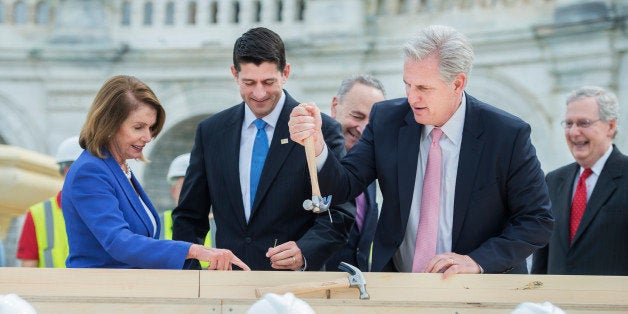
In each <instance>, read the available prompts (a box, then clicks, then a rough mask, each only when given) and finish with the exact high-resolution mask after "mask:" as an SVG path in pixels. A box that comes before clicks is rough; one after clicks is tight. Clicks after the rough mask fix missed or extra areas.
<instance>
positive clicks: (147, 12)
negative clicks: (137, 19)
mask: <svg viewBox="0 0 628 314" xmlns="http://www.w3.org/2000/svg"><path fill="white" fill-rule="evenodd" d="M144 25H146V26H150V25H153V3H152V2H150V1H149V2H146V3H144Z"/></svg>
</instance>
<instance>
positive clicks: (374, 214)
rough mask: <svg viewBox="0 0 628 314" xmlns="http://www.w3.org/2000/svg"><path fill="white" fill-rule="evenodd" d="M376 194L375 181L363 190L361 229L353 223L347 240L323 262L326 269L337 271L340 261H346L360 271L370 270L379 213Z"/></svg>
mask: <svg viewBox="0 0 628 314" xmlns="http://www.w3.org/2000/svg"><path fill="white" fill-rule="evenodd" d="M376 196H377V187H376V184H375V182H373V183H371V184H370V185H369V186H368V188H366V190H364V197H365V200H366V212H365V214H364V222H363V223H362V231H361V232H360V230H358V225H357V224H353V227H352V228H351V232H350V233H349V241H348V242H347V244H345V245H344V246H343V247H342V248H341V249H340V251H338V253H336V254H334V255H333V256H332V257H331V258H330V259H329V261H327V263H326V264H325V269H326V270H329V271H338V265H339V264H340V262H346V263H349V264H351V265H354V266H356V267H358V268H359V269H360V270H361V271H364V272H367V271H371V265H370V264H369V257H370V253H371V244H372V243H373V237H374V236H375V229H376V228H377V219H378V215H379V210H378V209H377V201H376Z"/></svg>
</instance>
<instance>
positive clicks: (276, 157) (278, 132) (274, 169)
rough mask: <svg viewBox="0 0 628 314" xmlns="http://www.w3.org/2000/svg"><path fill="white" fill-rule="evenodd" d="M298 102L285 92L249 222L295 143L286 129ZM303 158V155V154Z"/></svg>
mask: <svg viewBox="0 0 628 314" xmlns="http://www.w3.org/2000/svg"><path fill="white" fill-rule="evenodd" d="M297 105H298V103H297V102H296V101H295V100H294V99H293V98H292V97H290V95H288V93H286V100H285V103H284V106H283V108H282V109H281V113H280V114H279V119H277V124H276V125H275V131H274V132H273V139H272V141H271V143H270V147H269V149H268V155H267V156H266V162H264V168H263V169H262V175H261V177H260V180H259V186H258V187H257V193H256V194H255V201H254V202H253V206H251V218H250V219H249V222H250V221H251V220H252V219H253V216H255V215H256V213H257V209H258V208H259V206H260V203H261V202H262V200H263V199H264V197H265V196H266V194H267V193H268V190H269V189H270V187H271V185H272V183H273V181H274V180H275V178H276V177H277V174H278V173H279V170H281V167H282V165H284V161H285V160H286V158H287V157H288V155H289V153H290V152H291V151H292V149H293V148H294V147H295V145H297V144H296V143H295V142H293V141H291V140H289V138H290V131H289V130H288V120H289V119H290V113H291V112H292V109H293V108H294V107H296V106H297ZM303 158H304V159H305V156H303Z"/></svg>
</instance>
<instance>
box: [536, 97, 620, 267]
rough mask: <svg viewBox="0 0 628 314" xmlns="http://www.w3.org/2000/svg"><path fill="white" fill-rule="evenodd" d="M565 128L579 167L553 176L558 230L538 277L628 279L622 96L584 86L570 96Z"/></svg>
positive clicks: (541, 256)
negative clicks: (620, 132)
mask: <svg viewBox="0 0 628 314" xmlns="http://www.w3.org/2000/svg"><path fill="white" fill-rule="evenodd" d="M566 103H567V111H566V114H565V120H564V121H562V122H561V123H562V126H563V127H564V129H565V139H566V141H567V146H568V147H569V150H570V151H571V154H572V155H573V157H574V159H575V160H576V162H574V163H571V164H569V165H566V166H563V167H561V168H559V169H557V170H554V171H552V172H550V173H549V174H547V178H546V180H547V184H548V187H549V193H550V199H551V201H552V208H553V211H554V217H555V219H556V225H555V229H554V233H553V235H552V237H551V239H550V242H549V244H548V245H547V246H545V247H544V248H542V249H540V250H539V251H538V252H537V253H535V254H534V263H533V266H532V272H533V273H537V274H565V275H628V245H626V238H628V157H627V156H626V155H624V154H622V153H621V152H620V151H619V149H617V147H616V146H615V145H613V139H614V138H615V135H616V134H617V119H618V117H619V104H618V101H617V97H616V96H615V95H614V94H613V93H611V92H609V91H607V90H604V89H603V88H600V87H596V86H584V87H581V88H579V89H577V90H575V91H573V92H571V93H570V94H569V96H568V97H567V102H566Z"/></svg>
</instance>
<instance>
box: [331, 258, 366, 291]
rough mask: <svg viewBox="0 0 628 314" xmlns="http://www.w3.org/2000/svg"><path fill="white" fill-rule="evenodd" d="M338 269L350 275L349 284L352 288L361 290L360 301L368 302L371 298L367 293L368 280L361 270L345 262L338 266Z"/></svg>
mask: <svg viewBox="0 0 628 314" xmlns="http://www.w3.org/2000/svg"><path fill="white" fill-rule="evenodd" d="M338 269H340V270H342V271H346V272H348V273H349V284H350V285H351V287H357V288H358V289H360V299H362V300H368V299H370V298H371V297H370V296H369V294H368V293H367V292H366V280H365V279H364V275H362V271H360V269H358V268H357V267H355V266H353V265H351V264H348V263H345V262H341V263H340V265H338Z"/></svg>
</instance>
